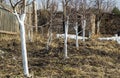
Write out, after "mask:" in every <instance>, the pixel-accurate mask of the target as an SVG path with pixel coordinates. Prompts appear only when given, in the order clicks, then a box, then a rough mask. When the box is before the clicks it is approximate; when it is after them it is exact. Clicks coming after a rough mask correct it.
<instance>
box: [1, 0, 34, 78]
mask: <svg viewBox="0 0 120 78" xmlns="http://www.w3.org/2000/svg"><path fill="white" fill-rule="evenodd" d="M33 1H34V0H33ZM9 2H10V5H11V7H12V10H10V9H8V8H7V7H5V6H3V5H2V4H1V5H2V6H3V8H4V9H5V10H6V11H9V12H10V13H12V14H14V15H15V16H16V17H17V20H18V23H19V28H20V38H21V50H22V59H23V60H22V61H23V69H24V75H25V76H26V77H29V69H28V60H27V50H26V38H25V25H24V22H25V17H26V6H27V5H28V4H30V3H32V1H29V0H9ZM16 7H20V8H19V9H20V10H19V11H18V9H17V8H16Z"/></svg>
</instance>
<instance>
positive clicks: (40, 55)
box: [0, 38, 120, 78]
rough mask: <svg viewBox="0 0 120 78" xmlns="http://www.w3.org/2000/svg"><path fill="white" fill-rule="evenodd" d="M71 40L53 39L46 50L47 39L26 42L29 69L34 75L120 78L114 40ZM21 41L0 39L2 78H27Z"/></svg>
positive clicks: (117, 47) (45, 77) (119, 55)
mask: <svg viewBox="0 0 120 78" xmlns="http://www.w3.org/2000/svg"><path fill="white" fill-rule="evenodd" d="M79 44H80V46H79V48H78V49H76V47H75V40H69V41H68V56H69V58H68V59H64V48H63V47H64V42H63V40H62V39H54V40H53V42H52V44H51V45H50V47H49V50H46V40H45V39H40V38H39V39H36V40H35V41H34V42H27V52H28V60H29V70H30V74H31V75H32V76H33V78H120V45H119V44H117V43H116V42H114V41H97V40H95V41H86V42H84V43H83V42H81V41H79ZM20 48H21V46H20V41H19V40H16V39H11V40H0V78H24V75H23V68H22V56H21V49H20Z"/></svg>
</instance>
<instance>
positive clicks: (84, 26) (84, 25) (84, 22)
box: [82, 18, 86, 41]
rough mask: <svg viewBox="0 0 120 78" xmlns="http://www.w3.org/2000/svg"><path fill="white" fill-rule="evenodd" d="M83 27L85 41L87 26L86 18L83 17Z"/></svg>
mask: <svg viewBox="0 0 120 78" xmlns="http://www.w3.org/2000/svg"><path fill="white" fill-rule="evenodd" d="M82 28H83V34H82V35H83V41H85V30H86V29H85V28H86V19H84V18H83V20H82Z"/></svg>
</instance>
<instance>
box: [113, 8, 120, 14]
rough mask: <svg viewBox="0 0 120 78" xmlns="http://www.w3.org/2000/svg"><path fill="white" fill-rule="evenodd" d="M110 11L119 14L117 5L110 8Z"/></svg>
mask: <svg viewBox="0 0 120 78" xmlns="http://www.w3.org/2000/svg"><path fill="white" fill-rule="evenodd" d="M112 13H114V14H120V10H119V9H118V8H117V7H114V8H113V10H112Z"/></svg>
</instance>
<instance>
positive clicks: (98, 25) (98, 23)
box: [97, 20, 100, 34]
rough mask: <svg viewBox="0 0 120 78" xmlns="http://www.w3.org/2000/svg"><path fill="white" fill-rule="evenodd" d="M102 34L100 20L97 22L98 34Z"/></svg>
mask: <svg viewBox="0 0 120 78" xmlns="http://www.w3.org/2000/svg"><path fill="white" fill-rule="evenodd" d="M99 33H100V20H99V21H97V34H99Z"/></svg>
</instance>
